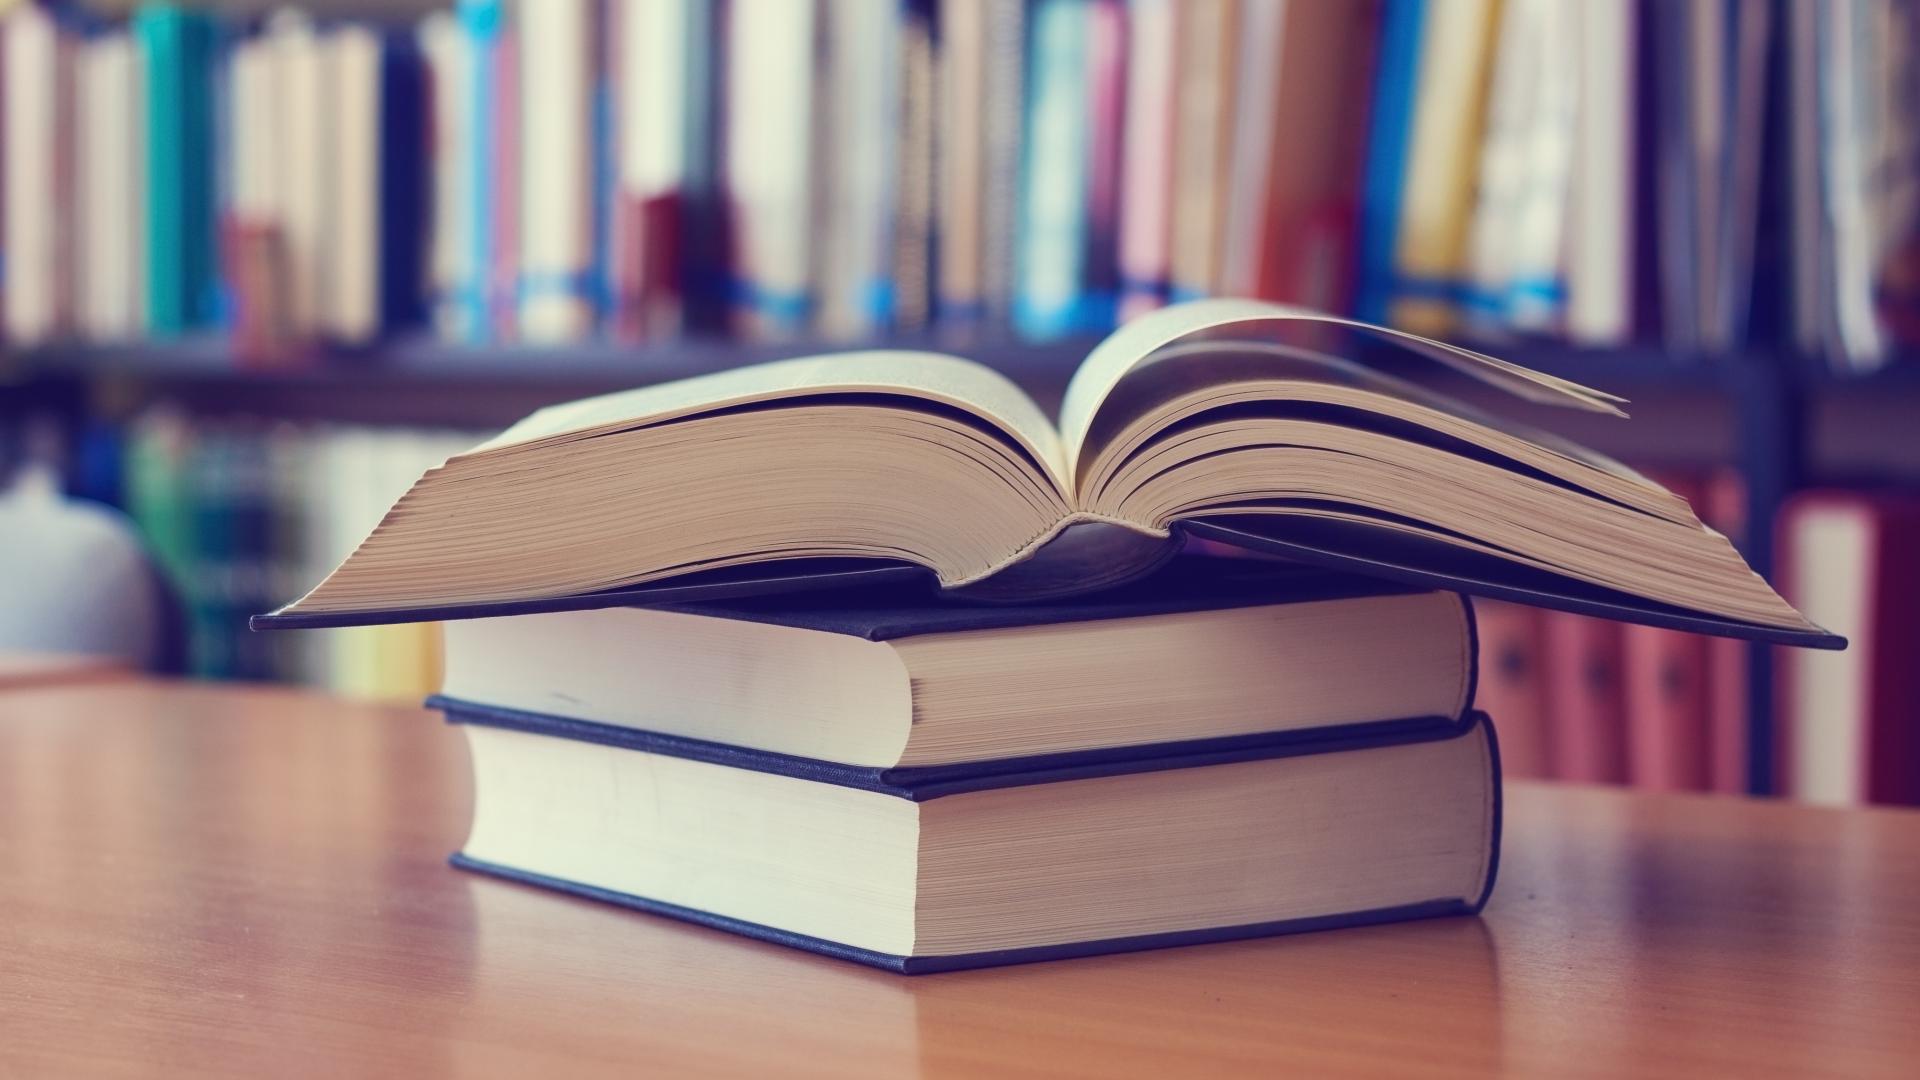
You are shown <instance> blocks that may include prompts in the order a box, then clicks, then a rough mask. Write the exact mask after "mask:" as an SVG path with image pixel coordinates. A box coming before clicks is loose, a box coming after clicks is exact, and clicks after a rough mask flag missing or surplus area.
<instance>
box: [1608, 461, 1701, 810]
mask: <svg viewBox="0 0 1920 1080" xmlns="http://www.w3.org/2000/svg"><path fill="white" fill-rule="evenodd" d="M1654 479H1655V480H1657V481H1659V482H1660V483H1661V484H1662V485H1664V486H1665V487H1666V488H1667V490H1669V491H1671V492H1673V493H1674V494H1675V495H1678V496H1680V497H1681V498H1683V499H1685V500H1687V502H1688V503H1690V504H1692V505H1695V506H1699V505H1702V503H1703V494H1702V491H1703V489H1702V487H1701V485H1698V484H1695V483H1693V482H1692V481H1691V480H1690V479H1689V478H1687V477H1683V476H1675V475H1669V474H1657V475H1655V476H1654ZM1621 678H1622V681H1623V683H1624V689H1625V693H1624V697H1625V703H1626V722H1627V780H1628V781H1629V782H1630V783H1631V784H1632V785H1633V786H1634V787H1639V788H1646V789H1648V790H1651V791H1704V790H1706V787H1707V758H1708V741H1709V730H1708V725H1709V717H1708V704H1707V701H1708V697H1707V695H1708V685H1709V684H1708V674H1707V641H1706V639H1705V638H1703V637H1700V636H1699V635H1697V634H1688V633H1682V632H1680V631H1678V630H1662V629H1660V628H1658V627H1653V626H1625V627H1622V628H1621Z"/></svg>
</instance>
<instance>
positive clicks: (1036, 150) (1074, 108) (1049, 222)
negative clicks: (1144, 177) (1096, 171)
mask: <svg viewBox="0 0 1920 1080" xmlns="http://www.w3.org/2000/svg"><path fill="white" fill-rule="evenodd" d="M1088 30H1089V15H1088V10H1087V7H1086V5H1085V4H1084V3H1083V2H1082V0H1044V2H1043V3H1041V4H1040V5H1039V6H1037V7H1036V8H1035V9H1034V11H1033V33H1032V39H1031V41H1032V43H1031V46H1030V50H1029V52H1030V58H1029V63H1028V71H1029V73H1030V76H1031V77H1030V78H1029V80H1028V86H1027V124H1026V153H1025V154H1024V155H1023V160H1024V164H1023V167H1022V176H1021V185H1020V211H1019V234H1018V236H1017V238H1016V241H1015V243H1016V245H1017V247H1016V255H1015V259H1016V267H1015V292H1014V298H1013V323H1014V329H1015V330H1017V331H1018V332H1019V333H1021V334H1022V335H1025V336H1027V337H1032V338H1055V337H1063V336H1066V335H1069V334H1072V333H1074V332H1076V331H1079V330H1083V329H1086V328H1088V327H1089V326H1090V325H1092V324H1093V323H1094V322H1095V321H1096V315H1095V312H1094V311H1093V310H1092V309H1093V308H1094V306H1095V303H1094V299H1093V298H1092V297H1091V296H1089V295H1088V293H1087V289H1086V272H1087V267H1086V252H1087V243H1086V240H1087V197H1088V186H1089V185H1088V170H1089V169H1090V168H1091V167H1092V161H1091V159H1090V155H1089V151H1090V146H1089V142H1090V131H1089V125H1090V124H1091V123H1092V118H1091V111H1092V110H1091V104H1092V103H1091V102H1090V101H1089V96H1090V95H1089V93H1088V89H1089V87H1088V81H1087V65H1088V62H1089V58H1088V45H1087V36H1088Z"/></svg>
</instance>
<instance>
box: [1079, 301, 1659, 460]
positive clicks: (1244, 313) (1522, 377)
mask: <svg viewBox="0 0 1920 1080" xmlns="http://www.w3.org/2000/svg"><path fill="white" fill-rule="evenodd" d="M1263 323H1264V324H1268V325H1269V326H1272V327H1281V326H1287V325H1292V326H1303V325H1314V326H1329V327H1344V328H1346V329H1349V330H1356V331H1359V332H1361V333H1365V334H1370V335H1373V336H1375V337H1378V338H1380V339H1381V340H1383V341H1385V342H1388V343H1389V344H1393V345H1396V346H1399V347H1401V348H1404V349H1406V350H1407V351H1408V352H1410V353H1413V354H1415V355H1419V356H1424V357H1426V358H1428V359H1431V360H1434V361H1436V362H1438V363H1441V364H1444V365H1446V366H1447V367H1449V368H1451V369H1453V370H1455V371H1458V372H1460V373H1462V374H1465V375H1467V376H1469V377H1472V378H1474V379H1478V380H1480V381H1481V382H1484V383H1486V384H1487V385H1489V386H1494V387H1498V388H1500V389H1503V390H1506V391H1507V392H1509V393H1511V394H1513V395H1514V396H1516V397H1519V398H1523V399H1525V400H1528V401H1535V402H1540V403H1542V404H1547V405H1560V406H1564V407H1566V408H1572V409H1581V410H1585V411H1588V412H1600V413H1611V414H1614V415H1618V416H1624V415H1625V414H1624V413H1622V412H1621V411H1620V408H1619V404H1620V403H1621V402H1622V401H1623V400H1624V399H1622V398H1618V397H1615V396H1613V395H1612V394H1608V393H1604V392H1602V391H1599V390H1594V389H1592V388H1590V387H1585V386H1581V385H1580V384H1579V383H1576V382H1572V381H1569V380H1567V379H1562V378H1559V377H1557V376H1553V375H1547V374H1544V373H1542V372H1538V371H1534V370H1532V369H1530V368H1524V367H1521V366H1520V365H1518V364H1513V363H1509V362H1507V361H1505V360H1500V359H1496V358H1494V357H1491V356H1486V355H1483V354H1481V353H1477V352H1474V351H1473V350H1471V349H1463V348H1461V347H1459V346H1458V345H1449V344H1447V343H1446V342H1443V341H1435V340H1433V339H1432V338H1425V337H1421V336H1420V335H1418V334H1410V333H1407V332H1406V331H1404V330H1394V329H1390V328H1388V327H1383V326H1375V325H1373V324H1372V323H1365V322H1360V321H1358V320H1356V319H1348V318H1343V317H1341V316H1338V315H1328V314H1326V313H1324V312H1319V311H1313V310H1311V309H1308V308H1299V307H1292V306H1289V305H1286V304H1274V303H1269V302H1267V301H1264V300H1241V299H1228V298H1221V299H1213V300H1194V301H1191V302H1189V303H1184V304H1175V305H1173V306H1172V307H1165V308H1161V309H1159V310H1157V311H1153V312H1150V313H1148V314H1146V315H1143V316H1141V317H1140V318H1137V319H1134V320H1133V321H1131V322H1129V323H1127V324H1126V325H1125V326H1122V327H1121V328H1120V329H1118V330H1116V331H1114V332H1113V333H1112V334H1111V335H1109V336H1108V337H1107V339H1106V340H1105V341H1102V342H1101V343H1100V344H1099V346H1098V347H1097V348H1095V349H1094V350H1093V352H1092V353H1090V354H1089V355H1088V356H1087V360H1086V362H1085V363H1083V364H1081V365H1080V369H1079V370H1078V371H1076V372H1074V375H1073V381H1072V382H1070V383H1068V384H1067V394H1066V398H1065V399H1064V400H1063V401H1062V402H1061V405H1060V436H1061V439H1062V441H1063V442H1064V443H1065V445H1066V462H1067V475H1069V476H1073V477H1077V476H1078V475H1079V471H1080V466H1081V445H1082V444H1083V443H1084V442H1085V440H1086V437H1087V432H1088V431H1089V430H1090V429H1091V428H1092V426H1093V420H1094V414H1095V413H1097V412H1098V411H1099V409H1100V404H1101V402H1103V401H1105V400H1106V397H1107V395H1108V394H1109V393H1111V392H1112V391H1113V388H1114V387H1115V386H1118V385H1119V384H1120V381H1121V380H1122V379H1124V378H1126V376H1127V374H1128V373H1129V372H1131V371H1133V370H1134V369H1135V368H1137V367H1139V366H1140V365H1141V364H1143V363H1145V362H1147V360H1148V359H1150V358H1151V357H1153V356H1154V355H1155V354H1156V353H1158V352H1159V351H1160V350H1162V349H1164V348H1166V347H1167V346H1170V345H1173V344H1176V343H1178V342H1180V341H1183V340H1186V339H1192V338H1199V337H1202V336H1203V335H1207V334H1212V333H1217V332H1221V331H1239V332H1243V333H1251V332H1255V331H1257V330H1259V329H1260V327H1261V324H1263Z"/></svg>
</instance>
